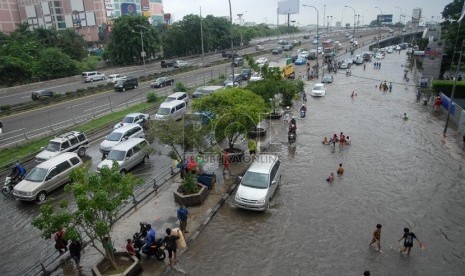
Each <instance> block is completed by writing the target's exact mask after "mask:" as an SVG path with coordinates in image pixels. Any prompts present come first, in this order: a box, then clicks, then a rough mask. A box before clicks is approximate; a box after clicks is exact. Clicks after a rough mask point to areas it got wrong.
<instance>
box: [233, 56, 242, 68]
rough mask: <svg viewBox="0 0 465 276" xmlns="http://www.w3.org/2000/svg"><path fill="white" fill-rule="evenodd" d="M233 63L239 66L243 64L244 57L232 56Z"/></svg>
mask: <svg viewBox="0 0 465 276" xmlns="http://www.w3.org/2000/svg"><path fill="white" fill-rule="evenodd" d="M233 64H234V67H239V66H242V65H244V58H242V57H237V58H234V61H233Z"/></svg>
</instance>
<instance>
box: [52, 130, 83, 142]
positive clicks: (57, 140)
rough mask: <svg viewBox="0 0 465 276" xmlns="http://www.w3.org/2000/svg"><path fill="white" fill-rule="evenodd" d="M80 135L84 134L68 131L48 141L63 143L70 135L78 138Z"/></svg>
mask: <svg viewBox="0 0 465 276" xmlns="http://www.w3.org/2000/svg"><path fill="white" fill-rule="evenodd" d="M81 134H84V133H82V132H79V131H69V132H66V133H63V134H60V135H58V136H56V137H55V138H53V139H50V141H55V142H63V141H67V140H68V136H71V135H74V136H78V135H81Z"/></svg>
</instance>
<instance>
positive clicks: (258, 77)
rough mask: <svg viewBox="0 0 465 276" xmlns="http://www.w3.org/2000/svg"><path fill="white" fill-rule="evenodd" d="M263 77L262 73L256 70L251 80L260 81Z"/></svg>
mask: <svg viewBox="0 0 465 276" xmlns="http://www.w3.org/2000/svg"><path fill="white" fill-rule="evenodd" d="M262 79H263V78H262V75H261V74H260V73H258V72H255V73H253V74H252V76H250V79H249V81H260V80H262Z"/></svg>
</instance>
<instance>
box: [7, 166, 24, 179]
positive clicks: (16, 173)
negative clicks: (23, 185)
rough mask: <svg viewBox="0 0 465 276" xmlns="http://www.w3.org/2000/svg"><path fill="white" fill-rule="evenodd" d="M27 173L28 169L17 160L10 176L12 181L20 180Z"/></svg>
mask: <svg viewBox="0 0 465 276" xmlns="http://www.w3.org/2000/svg"><path fill="white" fill-rule="evenodd" d="M25 174H26V169H25V168H24V167H23V166H22V165H21V164H20V163H19V162H16V164H15V165H14V167H13V168H12V169H11V173H10V177H11V181H12V182H19V181H20V180H21V179H22V178H23V177H24V175H25Z"/></svg>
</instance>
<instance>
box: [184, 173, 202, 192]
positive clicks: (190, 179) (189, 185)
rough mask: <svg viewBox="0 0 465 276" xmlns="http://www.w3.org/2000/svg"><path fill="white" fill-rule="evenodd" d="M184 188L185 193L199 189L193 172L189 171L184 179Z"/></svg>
mask: <svg viewBox="0 0 465 276" xmlns="http://www.w3.org/2000/svg"><path fill="white" fill-rule="evenodd" d="M182 189H183V191H184V193H185V194H193V193H196V192H198V191H199V186H198V185H197V179H196V178H195V175H194V174H193V173H188V174H187V175H186V177H184V179H183V180H182Z"/></svg>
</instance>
